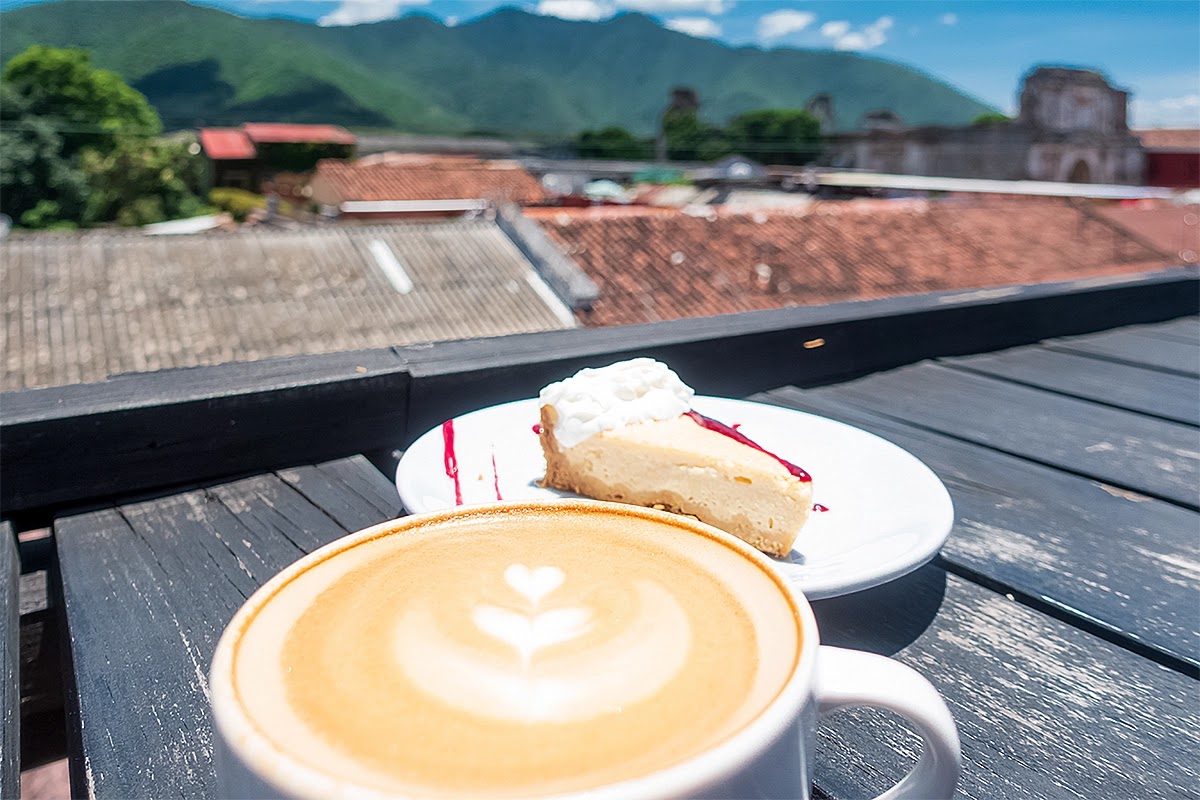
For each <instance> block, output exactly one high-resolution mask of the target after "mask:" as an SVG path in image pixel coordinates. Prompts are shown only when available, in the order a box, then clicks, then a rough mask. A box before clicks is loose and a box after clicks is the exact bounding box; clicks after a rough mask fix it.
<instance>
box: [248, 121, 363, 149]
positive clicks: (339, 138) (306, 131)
mask: <svg viewBox="0 0 1200 800" xmlns="http://www.w3.org/2000/svg"><path fill="white" fill-rule="evenodd" d="M242 130H244V131H245V132H246V135H247V136H249V137H250V138H251V139H252V140H253V141H255V142H288V143H291V142H295V143H300V142H319V143H322V144H354V143H355V141H357V140H356V139H355V138H354V134H353V133H351V132H350V131H348V130H346V129H345V128H343V127H341V126H340V125H297V124H294V123H290V122H247V123H246V124H244V125H242Z"/></svg>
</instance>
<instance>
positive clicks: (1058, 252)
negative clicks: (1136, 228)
mask: <svg viewBox="0 0 1200 800" xmlns="http://www.w3.org/2000/svg"><path fill="white" fill-rule="evenodd" d="M704 210H705V211H707V213H706V214H704V215H696V216H692V215H689V214H686V213H675V214H669V213H668V214H664V213H661V211H657V210H656V211H655V212H652V213H644V214H638V213H636V212H635V211H633V210H632V209H629V210H623V211H622V213H620V214H615V215H610V214H604V215H601V216H597V215H595V214H592V213H574V212H569V211H567V210H560V213H557V214H553V213H543V214H539V219H540V221H541V223H542V225H543V227H544V228H545V230H546V231H547V232H548V234H549V235H550V238H551V239H552V240H554V241H555V242H556V243H557V244H559V246H561V247H562V248H563V249H564V250H565V251H566V252H567V254H568V255H570V257H571V258H573V259H574V260H575V262H576V263H577V264H578V265H579V266H580V267H581V268H582V269H583V270H584V272H586V273H587V275H588V276H589V277H590V278H591V279H592V280H593V281H595V282H596V284H597V285H598V286H599V288H600V294H599V299H598V300H597V301H596V302H595V304H594V305H593V310H592V311H591V312H590V313H586V314H583V315H581V318H582V319H583V320H584V322H585V324H587V325H589V326H606V325H623V324H634V323H645V322H656V321H659V320H669V319H679V318H683V317H697V316H709V315H716V314H728V313H735V312H740V311H751V310H762V309H771V308H783V307H787V306H796V305H818V304H824V303H831V302H838V301H844V300H862V299H871V298H881V297H889V296H895V295H906V294H920V293H925V292H936V291H944V290H955V289H970V288H983V287H993V286H1005V285H1011V284H1029V283H1042V282H1049V281H1062V280H1070V279H1075V278H1084V277H1098V276H1105V275H1115V274H1121V273H1127V272H1144V271H1148V270H1155V269H1159V268H1162V267H1165V266H1167V265H1169V264H1173V263H1177V262H1178V256H1177V254H1176V253H1174V252H1172V251H1166V252H1164V251H1163V250H1160V249H1158V248H1157V247H1155V246H1154V245H1153V244H1152V243H1151V242H1149V241H1148V240H1146V239H1145V238H1144V237H1140V236H1137V235H1136V234H1131V233H1130V232H1128V231H1127V230H1125V229H1124V228H1122V227H1121V226H1120V225H1118V224H1116V223H1114V222H1112V221H1110V220H1107V219H1104V218H1102V217H1099V216H1096V215H1093V214H1089V213H1087V212H1086V211H1084V210H1081V209H1078V208H1075V207H1072V206H1070V205H1067V204H1064V203H1053V202H1048V201H1042V202H1037V201H1029V200H1026V201H1022V202H1016V203H1001V202H999V201H995V202H992V203H989V204H987V205H983V206H958V205H954V204H936V203H928V202H923V201H907V202H902V203H896V202H895V201H890V202H889V201H874V202H871V201H868V202H865V203H860V202H857V201H856V202H852V203H823V204H818V205H817V206H816V207H815V208H814V209H813V210H811V211H809V212H807V213H803V212H787V211H771V212H767V211H757V212H754V213H746V214H730V213H720V212H717V211H715V210H713V209H704ZM1175 211H1176V213H1177V214H1179V215H1183V214H1185V213H1186V212H1185V210H1184V209H1176V210H1175Z"/></svg>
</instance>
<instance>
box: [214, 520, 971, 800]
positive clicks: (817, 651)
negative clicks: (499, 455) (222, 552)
mask: <svg viewBox="0 0 1200 800" xmlns="http://www.w3.org/2000/svg"><path fill="white" fill-rule="evenodd" d="M818 638H819V634H818V632H817V627H816V620H815V618H814V617H813V613H812V609H811V608H810V607H809V605H808V603H807V602H806V601H805V600H804V597H803V596H802V595H801V594H800V593H799V592H797V591H796V590H795V589H793V588H791V587H790V586H789V585H787V584H786V583H785V582H783V580H782V578H780V577H779V576H778V575H777V573H776V571H775V568H774V566H773V565H772V562H771V561H770V560H768V559H767V558H766V557H765V556H763V555H762V554H761V553H759V552H758V551H756V550H754V549H753V548H751V547H750V546H749V545H747V544H745V543H744V542H742V541H740V540H739V539H735V538H734V537H732V536H729V535H728V534H725V533H722V532H721V531H719V530H717V529H715V528H712V527H709V526H707V525H705V524H703V523H700V522H696V521H693V520H691V519H687V518H685V517H680V516H676V515H673V514H668V513H665V512H661V511H654V510H651V509H644V508H638V507H636V506H629V505H618V504H613V503H602V502H596V501H592V500H571V501H562V502H558V503H548V504H539V503H498V504H495V505H490V506H475V507H466V506H464V507H460V508H457V509H454V510H452V511H445V512H441V513H436V514H427V515H423V516H417V517H408V518H405V519H399V520H395V521H393V522H388V523H384V524H382V525H378V526H376V527H374V528H369V529H367V530H365V531H360V532H359V533H356V534H352V535H350V536H347V537H345V538H344V539H341V540H339V541H336V542H334V543H332V544H330V545H328V546H326V547H323V548H321V549H320V550H318V551H316V552H314V553H312V554H310V555H308V556H306V557H305V558H302V559H301V560H300V561H298V562H296V563H295V564H293V565H292V566H290V567H288V568H287V569H285V570H284V571H283V572H281V573H280V574H279V575H277V576H275V577H274V578H272V579H271V580H270V581H268V582H267V583H266V584H265V585H264V586H263V587H262V588H261V589H259V590H258V591H257V592H255V593H254V594H253V595H252V596H251V597H250V599H249V600H247V601H246V603H245V605H243V606H242V608H241V609H240V610H239V611H238V612H237V614H236V615H234V618H233V620H232V621H231V622H230V623H229V626H228V627H227V628H226V629H225V633H224V635H223V636H222V637H221V641H220V642H219V643H218V645H217V650H216V653H215V655H214V657H213V664H212V669H211V673H210V692H211V700H212V710H213V720H214V722H215V734H216V737H215V740H216V758H215V760H216V764H217V779H218V792H219V794H220V796H222V797H228V798H243V797H281V798H289V799H290V800H316V799H317V798H320V799H321V800H325V799H326V798H341V799H342V800H351V799H353V800H366V798H372V799H375V798H397V797H404V798H414V797H426V798H437V797H490V798H516V797H520V798H533V797H541V798H547V797H554V798H559V800H565V799H566V798H583V797H586V798H588V800H629V798H647V799H653V800H665V799H666V798H684V797H686V798H697V797H708V798H728V797H738V798H789V799H790V798H801V800H806V799H807V798H809V797H810V796H811V786H812V763H813V758H814V754H815V740H816V728H817V720H818V717H819V715H821V714H823V713H826V712H828V711H831V710H835V709H839V708H845V707H847V706H853V705H868V706H875V707H878V708H883V709H887V710H889V711H892V712H894V713H896V714H899V715H901V716H903V717H905V718H906V719H907V720H908V721H909V723H910V724H911V725H912V726H913V727H914V728H915V729H916V730H917V731H918V732H919V733H920V735H921V739H922V742H923V743H924V745H923V746H924V752H923V754H922V756H921V759H920V761H919V762H918V764H917V766H916V767H915V768H914V769H913V771H912V772H911V773H910V774H909V775H908V776H907V777H906V778H905V779H904V780H903V781H901V782H900V783H899V784H898V785H896V786H894V787H893V788H892V789H891V790H889V792H888V793H887V795H886V796H887V797H888V798H889V799H890V800H902V799H904V800H913V799H914V798H922V800H929V799H930V798H949V797H950V796H951V795H952V794H953V793H954V787H955V783H956V781H957V778H958V772H959V767H960V753H959V742H958V733H957V731H956V729H955V726H954V720H953V719H952V718H951V717H950V712H949V710H948V709H947V708H946V704H945V702H944V701H943V700H942V698H941V697H940V696H939V695H938V693H937V690H936V689H934V688H933V686H931V685H930V684H929V682H928V681H926V680H925V679H924V678H922V677H921V676H920V675H918V674H917V673H916V672H914V671H913V670H912V669H910V668H908V667H906V666H904V665H903V664H900V663H898V662H896V661H893V660H891V659H888V658H884V657H883V656H878V655H874V654H871V653H859V652H855V651H852V650H842V649H839V648H835V647H823V646H820V645H819V643H818Z"/></svg>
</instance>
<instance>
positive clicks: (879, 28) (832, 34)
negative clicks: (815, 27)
mask: <svg viewBox="0 0 1200 800" xmlns="http://www.w3.org/2000/svg"><path fill="white" fill-rule="evenodd" d="M895 24H896V21H895V20H894V19H892V18H891V17H880V18H879V19H877V20H875V21H874V22H872V23H871V24H870V25H867V26H865V27H863V28H860V29H859V30H852V29H851V27H850V23H849V22H846V21H845V20H835V21H832V22H826V23H825V24H824V25H822V26H821V35H822V36H824V37H825V38H826V39H829V40H831V41H832V42H833V48H834V49H835V50H871V49H874V48H876V47H879V45H881V44H883V43H884V42H886V41H887V32H888V31H889V30H891V28H892V26H893V25H895Z"/></svg>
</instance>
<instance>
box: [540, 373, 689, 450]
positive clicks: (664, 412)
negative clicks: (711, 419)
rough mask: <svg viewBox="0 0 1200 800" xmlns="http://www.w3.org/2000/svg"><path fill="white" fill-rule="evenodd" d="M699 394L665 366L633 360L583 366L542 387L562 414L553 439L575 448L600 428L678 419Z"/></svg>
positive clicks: (544, 397) (545, 398)
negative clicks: (591, 367)
mask: <svg viewBox="0 0 1200 800" xmlns="http://www.w3.org/2000/svg"><path fill="white" fill-rule="evenodd" d="M694 394H695V392H694V391H693V390H692V388H691V387H690V386H688V385H687V384H685V383H684V382H683V381H681V380H680V379H679V376H678V375H676V374H675V373H674V372H672V371H671V368H670V367H668V366H667V365H666V364H663V363H662V362H660V361H655V360H654V359H652V358H634V359H630V360H629V361H619V362H617V363H616V364H611V365H609V366H607V367H601V368H599V369H582V370H580V371H579V372H577V373H575V374H574V375H572V376H571V377H570V378H567V379H566V380H561V381H559V382H558V383H552V384H550V385H549V386H547V387H546V388H545V389H542V392H541V395H540V396H539V400H540V401H541V405H543V406H553V407H554V410H555V412H556V413H557V414H558V421H557V422H556V423H555V424H554V438H556V439H557V440H558V443H559V444H560V445H562V446H563V447H574V446H575V445H577V444H579V443H580V442H582V441H583V440H584V439H587V438H588V437H589V436H593V435H595V434H597V433H600V432H601V431H611V430H615V429H616V428H620V427H622V426H625V425H630V424H633V423H637V422H650V421H652V420H662V419H673V418H675V417H678V416H679V415H680V414H682V413H684V412H685V411H687V410H688V409H690V408H691V403H692V395H694Z"/></svg>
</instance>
